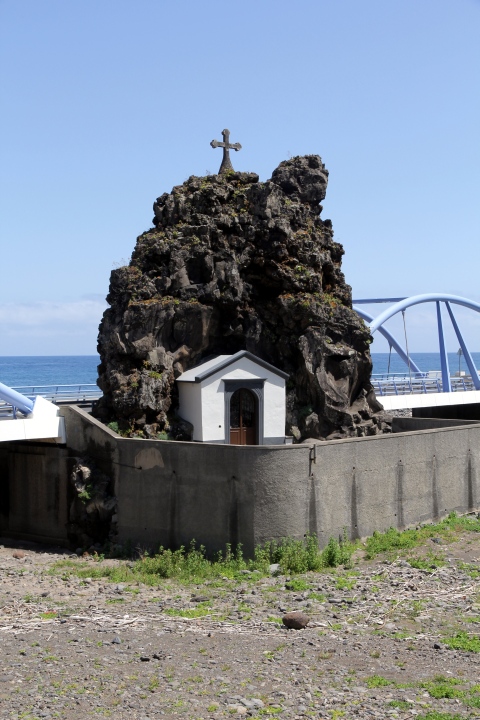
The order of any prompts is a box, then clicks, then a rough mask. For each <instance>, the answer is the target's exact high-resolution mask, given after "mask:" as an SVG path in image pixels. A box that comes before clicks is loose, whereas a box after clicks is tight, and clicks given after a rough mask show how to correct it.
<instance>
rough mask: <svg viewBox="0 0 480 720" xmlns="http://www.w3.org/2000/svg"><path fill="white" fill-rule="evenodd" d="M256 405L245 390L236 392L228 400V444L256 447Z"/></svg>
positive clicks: (254, 400)
mask: <svg viewBox="0 0 480 720" xmlns="http://www.w3.org/2000/svg"><path fill="white" fill-rule="evenodd" d="M257 415H258V413H257V403H256V399H255V395H254V394H253V393H252V392H251V391H250V390H247V388H240V389H239V390H236V391H235V392H234V393H233V395H232V397H231V398H230V444H231V445H258V430H257Z"/></svg>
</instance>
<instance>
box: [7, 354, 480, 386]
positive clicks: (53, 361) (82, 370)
mask: <svg viewBox="0 0 480 720" xmlns="http://www.w3.org/2000/svg"><path fill="white" fill-rule="evenodd" d="M472 356H473V360H474V362H475V364H476V367H477V368H480V353H472ZM411 357H412V358H413V360H414V361H415V362H416V363H417V365H418V367H419V368H420V370H422V371H425V372H426V371H427V370H440V355H439V354H438V353H412V354H411ZM372 359H373V372H374V373H386V372H387V369H388V353H372ZM448 359H449V363H450V373H451V374H453V373H455V372H457V371H458V369H459V365H458V355H457V354H456V353H449V355H448ZM99 362H100V358H99V357H98V355H78V356H67V357H65V356H62V357H0V382H2V383H4V384H5V385H9V386H10V387H18V386H21V385H75V384H88V383H93V384H95V383H96V381H97V365H98V364H99ZM460 369H461V370H465V371H466V372H467V373H468V368H467V366H466V363H465V359H464V358H463V357H461V358H460ZM390 372H398V373H408V368H407V366H406V365H405V363H404V362H402V360H400V358H399V357H398V355H397V354H396V353H394V352H392V356H391V360H390Z"/></svg>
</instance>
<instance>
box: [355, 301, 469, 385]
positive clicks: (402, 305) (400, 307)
mask: <svg viewBox="0 0 480 720" xmlns="http://www.w3.org/2000/svg"><path fill="white" fill-rule="evenodd" d="M367 302H389V300H385V301H382V300H378V299H375V300H369V301H367V300H356V301H354V310H355V311H356V312H357V313H358V314H359V315H360V317H363V319H364V320H367V322H369V323H370V331H371V332H372V334H373V333H374V332H376V331H377V330H378V331H379V332H380V333H381V334H382V335H383V336H384V337H386V338H387V340H388V342H389V343H390V345H391V347H394V348H395V350H397V352H398V347H399V346H400V345H399V343H398V341H397V340H395V338H394V337H393V335H391V334H390V333H388V331H386V330H385V328H383V324H384V323H385V322H386V321H387V320H389V319H390V318H392V317H393V316H394V315H396V314H397V313H399V312H404V311H405V310H406V309H407V308H409V307H412V306H413V305H419V304H421V303H428V302H434V303H435V304H436V306H437V324H438V340H439V346H440V362H441V368H442V387H443V392H451V389H452V388H451V383H450V370H449V366H448V356H447V351H446V347H445V338H444V333H443V321H442V312H441V307H440V303H441V302H443V303H444V304H445V307H446V308H447V312H448V314H449V316H450V320H451V322H452V325H453V329H454V330H455V334H456V336H457V339H458V342H459V343H460V347H461V349H462V352H463V356H464V358H465V362H466V364H467V367H468V369H469V372H470V375H471V377H472V381H473V384H474V387H475V390H480V378H479V376H478V371H477V369H476V367H475V364H474V362H473V358H472V356H471V354H470V351H469V350H468V348H467V345H466V343H465V340H464V339H463V336H462V333H461V331H460V328H459V326H458V323H457V321H456V319H455V316H454V314H453V310H452V308H451V304H454V305H462V306H463V307H466V308H469V309H470V310H474V311H475V312H480V304H479V303H476V302H474V301H473V300H468V299H467V298H464V297H460V296H458V295H449V294H446V293H425V294H423V295H413V296H412V297H409V298H399V299H398V298H395V300H394V304H393V305H391V306H390V307H389V308H387V309H386V310H384V311H383V312H382V313H380V315H378V316H377V317H376V318H375V319H373V317H372V316H369V315H368V313H365V312H364V311H363V310H359V308H356V307H355V305H358V304H361V303H367ZM370 320H371V322H370ZM387 333H388V334H387ZM389 336H390V337H389ZM400 348H401V346H400ZM401 350H402V352H399V353H398V354H399V355H400V357H401V358H402V360H404V362H405V361H406V362H407V364H408V365H409V367H411V368H412V369H414V370H415V368H414V364H413V363H412V360H411V359H410V358H409V357H408V356H407V355H406V354H405V352H403V349H402V348H401ZM405 358H406V360H405Z"/></svg>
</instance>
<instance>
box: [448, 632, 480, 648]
mask: <svg viewBox="0 0 480 720" xmlns="http://www.w3.org/2000/svg"><path fill="white" fill-rule="evenodd" d="M442 642H443V643H445V645H447V647H449V648H450V649H451V650H465V651H467V652H474V653H480V637H479V636H478V635H470V634H469V633H468V632H466V631H465V630H460V631H459V632H457V633H456V634H455V635H453V637H447V638H444V639H443V640H442Z"/></svg>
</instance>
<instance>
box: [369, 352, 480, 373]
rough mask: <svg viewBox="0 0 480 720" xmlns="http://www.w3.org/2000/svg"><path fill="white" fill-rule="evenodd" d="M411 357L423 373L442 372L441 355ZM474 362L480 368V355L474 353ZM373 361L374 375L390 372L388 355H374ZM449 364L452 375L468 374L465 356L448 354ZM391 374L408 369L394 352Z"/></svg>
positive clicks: (391, 361) (420, 354) (412, 355)
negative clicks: (461, 372) (462, 371)
mask: <svg viewBox="0 0 480 720" xmlns="http://www.w3.org/2000/svg"><path fill="white" fill-rule="evenodd" d="M410 357H411V358H412V360H413V361H414V362H415V363H416V364H417V365H418V367H419V368H420V370H422V372H427V371H428V370H441V366H440V355H439V353H411V354H410ZM472 358H473V362H474V363H475V366H476V368H477V369H478V368H480V353H478V352H477V353H472ZM372 360H373V372H374V373H386V372H387V370H388V353H372ZM448 362H449V365H450V374H451V375H453V374H454V373H456V372H458V370H459V369H460V370H464V371H465V372H466V373H467V374H469V372H468V368H467V364H466V362H465V358H464V357H463V356H461V357H460V366H459V357H458V355H457V353H448ZM390 372H398V373H407V374H408V367H407V365H406V364H405V363H404V362H403V360H401V359H400V358H399V357H398V355H397V353H395V352H392V356H391V360H390Z"/></svg>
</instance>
